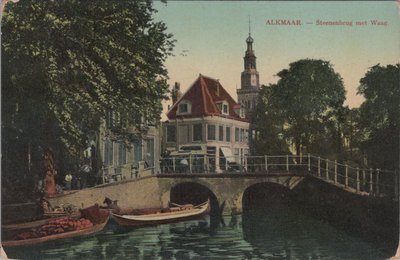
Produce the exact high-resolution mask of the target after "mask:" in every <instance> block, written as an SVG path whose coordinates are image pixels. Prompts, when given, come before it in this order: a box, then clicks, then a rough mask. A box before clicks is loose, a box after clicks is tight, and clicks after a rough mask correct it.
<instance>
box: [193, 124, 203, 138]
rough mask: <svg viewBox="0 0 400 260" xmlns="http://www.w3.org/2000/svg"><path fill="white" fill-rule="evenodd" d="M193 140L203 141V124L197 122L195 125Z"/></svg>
mask: <svg viewBox="0 0 400 260" xmlns="http://www.w3.org/2000/svg"><path fill="white" fill-rule="evenodd" d="M193 141H194V142H197V141H200V142H201V141H203V125H202V124H195V125H193Z"/></svg>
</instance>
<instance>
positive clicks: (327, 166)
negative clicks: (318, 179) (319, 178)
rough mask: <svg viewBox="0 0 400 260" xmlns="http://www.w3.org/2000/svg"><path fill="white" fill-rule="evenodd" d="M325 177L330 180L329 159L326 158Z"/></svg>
mask: <svg viewBox="0 0 400 260" xmlns="http://www.w3.org/2000/svg"><path fill="white" fill-rule="evenodd" d="M325 179H326V180H327V181H329V161H328V159H326V172H325Z"/></svg>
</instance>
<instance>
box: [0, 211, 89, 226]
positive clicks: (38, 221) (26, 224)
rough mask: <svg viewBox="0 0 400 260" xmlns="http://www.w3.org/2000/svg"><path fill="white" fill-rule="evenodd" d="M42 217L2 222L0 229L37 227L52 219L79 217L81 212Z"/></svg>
mask: <svg viewBox="0 0 400 260" xmlns="http://www.w3.org/2000/svg"><path fill="white" fill-rule="evenodd" d="M43 217H44V218H41V219H37V220H34V221H29V222H22V223H13V224H4V225H3V224H2V225H1V229H3V230H21V229H27V228H35V227H39V226H41V225H45V224H47V223H48V222H49V221H53V220H58V219H62V218H65V217H69V218H71V219H79V218H80V217H81V213H80V212H79V211H77V212H74V213H72V214H70V215H66V214H63V215H58V216H52V217H50V216H43Z"/></svg>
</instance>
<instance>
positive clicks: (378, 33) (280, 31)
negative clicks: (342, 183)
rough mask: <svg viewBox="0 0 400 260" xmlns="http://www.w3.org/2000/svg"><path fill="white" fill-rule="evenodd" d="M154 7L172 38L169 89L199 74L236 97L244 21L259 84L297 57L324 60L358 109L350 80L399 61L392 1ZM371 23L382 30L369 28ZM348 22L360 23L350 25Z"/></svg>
mask: <svg viewBox="0 0 400 260" xmlns="http://www.w3.org/2000/svg"><path fill="white" fill-rule="evenodd" d="M155 7H156V9H158V10H159V12H158V14H157V15H156V17H155V19H156V20H163V21H164V22H165V23H166V24H167V26H168V32H170V33H172V34H173V35H174V38H175V39H176V40H177V43H176V47H175V51H174V53H175V56H174V57H169V58H168V60H167V63H166V66H167V68H168V70H169V76H170V84H173V82H175V81H178V82H180V83H181V88H182V89H183V91H185V90H186V89H187V88H188V87H189V86H190V85H191V84H192V83H193V82H194V80H195V79H196V78H197V76H198V74H199V73H201V74H204V75H207V76H210V77H213V78H217V79H219V80H220V82H221V84H222V85H223V86H224V87H225V88H226V89H227V90H228V91H229V93H230V94H231V95H232V97H233V98H235V99H237V96H236V87H240V73H241V72H242V71H243V56H244V51H245V50H246V43H245V39H246V38H247V36H248V27H249V25H248V17H249V15H250V18H251V33H252V37H253V38H254V50H255V54H256V56H257V69H258V71H259V73H260V83H261V84H268V83H275V82H276V81H277V77H276V76H274V75H276V73H278V72H279V71H280V70H282V69H284V68H287V67H288V65H289V63H291V62H293V61H296V60H298V59H302V58H315V59H324V60H328V61H330V62H331V63H332V64H333V65H334V69H335V71H336V72H338V73H339V74H340V75H341V76H342V77H343V80H344V83H345V88H346V90H347V101H346V104H348V105H350V107H358V106H359V105H360V104H361V103H362V100H363V99H362V97H361V96H357V95H356V92H357V87H358V82H359V80H360V78H362V77H363V75H364V74H365V72H366V71H367V70H368V68H369V67H371V66H373V65H375V64H377V63H381V64H383V65H386V64H395V63H397V62H399V57H400V46H399V44H400V24H399V12H398V9H397V5H396V3H395V2H394V1H393V2H388V1H387V2H370V1H365V2H362V1H355V2H347V1H338V2H332V1H326V2H322V1H308V2H300V1H291V2H276V1H273V2H272V1H250V2H245V1H232V2H231V1H211V2H210V1H200V2H197V1H196V2H192V1H169V2H168V3H167V4H163V3H161V2H156V3H155ZM267 19H291V20H293V19H294V20H297V19H300V20H302V22H303V25H302V26H300V27H296V26H270V25H269V26H268V25H266V20H267ZM375 19H377V20H381V21H388V25H387V26H371V24H370V21H371V20H375ZM316 20H323V21H338V20H342V21H353V26H352V27H347V26H318V25H316V24H315V23H316ZM355 21H367V23H368V25H367V26H355V24H354V23H355ZM306 22H313V23H314V24H313V25H307V24H306ZM183 50H187V51H188V52H183ZM181 54H185V55H186V56H182V55H181Z"/></svg>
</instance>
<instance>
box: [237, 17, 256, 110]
mask: <svg viewBox="0 0 400 260" xmlns="http://www.w3.org/2000/svg"><path fill="white" fill-rule="evenodd" d="M253 42H254V40H253V38H252V37H251V27H250V19H249V36H248V37H247V39H246V44H247V49H246V51H245V55H244V57H243V60H244V70H243V72H242V74H241V86H240V89H238V90H237V95H238V103H239V104H241V105H242V107H243V108H244V109H245V113H246V116H247V117H248V116H249V114H250V113H251V112H252V111H253V109H254V108H255V106H256V102H257V97H258V92H259V91H260V76H259V74H258V71H257V65H256V55H255V54H254V49H253Z"/></svg>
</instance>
